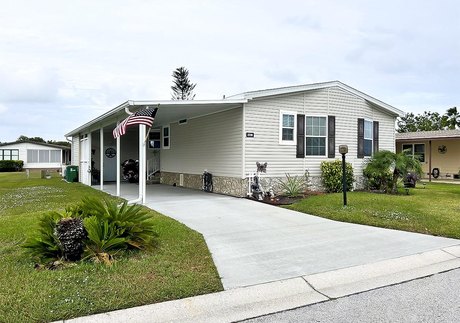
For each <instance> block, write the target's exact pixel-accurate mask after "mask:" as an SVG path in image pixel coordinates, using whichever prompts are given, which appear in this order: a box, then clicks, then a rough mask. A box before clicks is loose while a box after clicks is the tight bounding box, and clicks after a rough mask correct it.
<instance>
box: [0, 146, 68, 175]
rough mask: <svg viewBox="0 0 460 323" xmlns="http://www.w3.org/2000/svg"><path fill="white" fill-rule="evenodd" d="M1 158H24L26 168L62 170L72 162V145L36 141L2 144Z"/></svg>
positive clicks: (0, 148) (0, 149) (0, 147)
mask: <svg viewBox="0 0 460 323" xmlns="http://www.w3.org/2000/svg"><path fill="white" fill-rule="evenodd" d="M0 160H22V161H23V162H24V166H23V168H24V169H49V170H51V169H55V170H59V171H60V170H61V169H62V167H64V166H65V165H68V164H70V147H66V146H60V145H53V144H47V143H41V142H35V141H16V142H10V143H3V144H0Z"/></svg>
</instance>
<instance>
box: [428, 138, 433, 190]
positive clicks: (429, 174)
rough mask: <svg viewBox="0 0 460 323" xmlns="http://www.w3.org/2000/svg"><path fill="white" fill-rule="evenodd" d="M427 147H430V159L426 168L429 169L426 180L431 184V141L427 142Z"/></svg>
mask: <svg viewBox="0 0 460 323" xmlns="http://www.w3.org/2000/svg"><path fill="white" fill-rule="evenodd" d="M429 147H430V159H429V163H428V167H429V168H430V169H429V170H428V180H429V182H431V169H432V168H431V140H430V142H429Z"/></svg>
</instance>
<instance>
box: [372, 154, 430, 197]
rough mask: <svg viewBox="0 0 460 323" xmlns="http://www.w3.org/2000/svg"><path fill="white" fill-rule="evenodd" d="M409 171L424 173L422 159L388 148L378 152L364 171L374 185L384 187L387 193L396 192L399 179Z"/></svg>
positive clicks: (418, 175)
mask: <svg viewBox="0 0 460 323" xmlns="http://www.w3.org/2000/svg"><path fill="white" fill-rule="evenodd" d="M408 173H413V174H415V175H416V176H417V177H420V176H421V175H422V166H421V164H420V161H419V160H418V159H416V158H414V157H413V156H412V155H409V154H407V153H406V152H401V153H398V154H397V153H394V152H391V151H388V150H381V151H379V152H376V153H375V154H374V156H373V157H372V158H371V159H370V160H369V161H368V163H367V165H366V168H365V169H364V171H363V174H364V176H365V177H366V178H367V179H368V181H369V182H371V183H372V186H374V187H375V188H377V189H383V190H385V191H386V192H387V193H396V192H397V191H398V180H400V179H403V178H405V177H406V176H407V174H408Z"/></svg>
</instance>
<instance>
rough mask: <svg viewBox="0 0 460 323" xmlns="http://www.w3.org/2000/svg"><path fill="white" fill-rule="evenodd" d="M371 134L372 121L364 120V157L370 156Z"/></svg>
mask: <svg viewBox="0 0 460 323" xmlns="http://www.w3.org/2000/svg"><path fill="white" fill-rule="evenodd" d="M373 133H374V127H373V123H372V121H369V120H364V156H372V142H373Z"/></svg>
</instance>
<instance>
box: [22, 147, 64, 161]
mask: <svg viewBox="0 0 460 323" xmlns="http://www.w3.org/2000/svg"><path fill="white" fill-rule="evenodd" d="M29 151H36V154H37V161H31V160H29ZM45 151H46V152H47V153H48V154H47V155H48V161H43V158H42V157H40V153H43V152H45ZM52 151H58V152H59V161H51V152H52ZM26 154H27V163H28V164H57V163H59V164H62V151H61V150H58V149H27V150H26Z"/></svg>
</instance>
